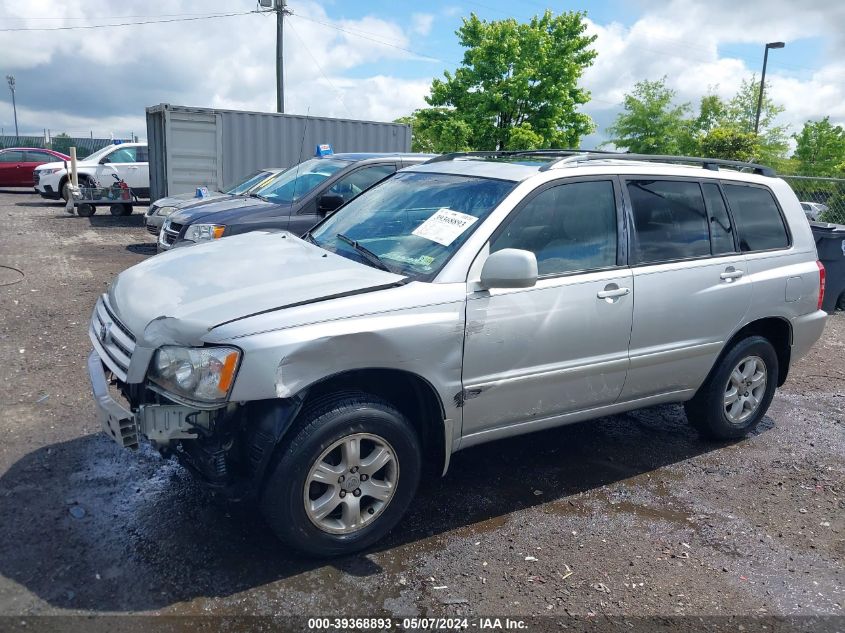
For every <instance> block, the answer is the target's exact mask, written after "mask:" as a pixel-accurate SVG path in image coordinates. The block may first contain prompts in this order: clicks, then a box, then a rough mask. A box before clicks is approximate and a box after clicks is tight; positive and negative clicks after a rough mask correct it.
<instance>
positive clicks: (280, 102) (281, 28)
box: [273, 0, 290, 112]
mask: <svg viewBox="0 0 845 633" xmlns="http://www.w3.org/2000/svg"><path fill="white" fill-rule="evenodd" d="M273 10H274V11H275V12H276V112H284V111H285V62H284V54H285V15H289V14H290V11H289V10H288V8H287V4H286V2H285V0H275V7H274V9H273Z"/></svg>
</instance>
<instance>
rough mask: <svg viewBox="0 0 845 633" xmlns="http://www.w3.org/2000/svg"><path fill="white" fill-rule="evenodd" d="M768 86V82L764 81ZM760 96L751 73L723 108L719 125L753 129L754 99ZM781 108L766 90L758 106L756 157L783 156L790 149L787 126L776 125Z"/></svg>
mask: <svg viewBox="0 0 845 633" xmlns="http://www.w3.org/2000/svg"><path fill="white" fill-rule="evenodd" d="M766 87H767V88H768V84H766ZM759 97H760V82H759V81H757V80H756V77H754V76H752V77H751V79H750V80H746V79H743V81H742V85H741V86H740V88H739V91H738V92H737V93H736V95H735V96H734V97H733V99H731V100H730V101H729V102H728V103H727V105H726V108H725V113H724V116H723V117H722V120H721V125H722V126H724V127H735V128H736V129H738V130H740V131H741V132H752V133H753V132H754V119H755V116H756V114H757V101H758V99H759ZM783 111H784V108H783V106H781V105H778V104H776V103H775V102H774V101H772V99H771V97H769V96H768V95H767V94H766V93H764V94H763V103H762V107H761V108H760V126H759V131H758V134H759V136H760V139H759V148H758V156H757V158H758V160H762V161H767V162H772V161H774V160H777V159H779V158H785V157H786V152H787V150H788V149H789V137H788V136H787V126H785V125H777V124H776V123H777V117H778V116H779V115H780V114H782V113H783Z"/></svg>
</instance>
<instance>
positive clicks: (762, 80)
mask: <svg viewBox="0 0 845 633" xmlns="http://www.w3.org/2000/svg"><path fill="white" fill-rule="evenodd" d="M784 46H786V44H784V43H783V42H769V43H768V44H766V52H765V53H763V76H762V77H760V92H759V94H758V95H757V115H756V116H755V117H754V133H755V134H757V133H758V130H759V129H760V110H762V109H763V91H764V90H765V89H766V64H767V63H768V62H769V49H770V48H783V47H784Z"/></svg>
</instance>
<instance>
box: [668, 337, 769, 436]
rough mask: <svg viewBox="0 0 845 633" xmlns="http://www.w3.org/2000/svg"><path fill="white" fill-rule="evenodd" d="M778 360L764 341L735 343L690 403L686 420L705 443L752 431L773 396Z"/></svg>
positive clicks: (761, 339)
mask: <svg viewBox="0 0 845 633" xmlns="http://www.w3.org/2000/svg"><path fill="white" fill-rule="evenodd" d="M777 381H778V357H777V353H775V349H774V347H772V344H771V343H770V342H769V340H768V339H766V338H764V337H762V336H750V337H748V338H745V339H742V340H741V341H738V342H737V343H736V344H734V346H733V347H732V348H731V349H730V350H729V351H728V353H727V354H725V355H724V356H723V357H722V358H721V360H720V361H719V364H718V366H717V367H716V368H715V369H714V371H713V372H712V373H711V374H710V376H709V377H708V379H707V381H706V382H705V383H704V384H703V385H702V386H701V388H700V389H699V390H698V392H697V393H696V394H695V396H694V397H693V399H692V400H690V401H688V402H685V403H684V410H685V411H686V414H687V419H688V420H689V421H690V423H691V424H692V425H693V426H694V427H695V428H696V429H697V430H698V432H699V434H700V435H701V436H702V437H704V438H707V439H714V440H733V439H738V438H741V437H744V436H745V435H747V434H748V433H749V432H750V431H752V430H753V429H754V428H755V427H756V426H757V424H758V423H759V422H760V420H762V419H763V416H764V415H766V411H767V410H768V408H769V405H770V404H771V403H772V398H773V397H774V395H775V389H776V388H777Z"/></svg>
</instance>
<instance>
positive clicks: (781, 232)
mask: <svg viewBox="0 0 845 633" xmlns="http://www.w3.org/2000/svg"><path fill="white" fill-rule="evenodd" d="M723 187H724V190H725V195H726V196H727V197H728V204H730V207H731V213H732V214H733V217H734V220H735V221H736V225H737V232H738V234H739V247H740V250H741V251H742V252H744V253H747V252H749V251H766V250H772V249H777V248H787V247H788V246H789V235H788V234H787V232H786V226H785V225H784V223H783V216H781V213H780V209H778V206H777V203H776V202H775V198H774V196H773V195H772V193H771V192H770V191H769V190H768V189H764V188H762V187H748V186H744V185H729V184H724V185H723Z"/></svg>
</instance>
